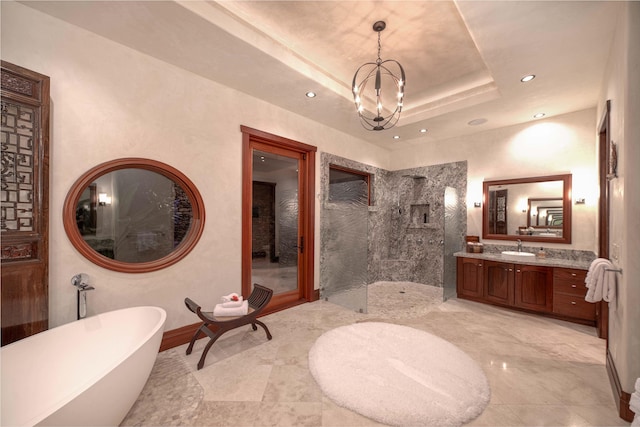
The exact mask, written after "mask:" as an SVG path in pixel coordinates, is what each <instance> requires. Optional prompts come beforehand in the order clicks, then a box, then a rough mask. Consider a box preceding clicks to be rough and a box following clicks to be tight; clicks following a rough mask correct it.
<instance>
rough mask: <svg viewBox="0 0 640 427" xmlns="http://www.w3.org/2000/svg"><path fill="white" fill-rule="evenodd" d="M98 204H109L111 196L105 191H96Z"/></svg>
mask: <svg viewBox="0 0 640 427" xmlns="http://www.w3.org/2000/svg"><path fill="white" fill-rule="evenodd" d="M98 204H99V205H100V206H107V205H111V197H109V196H108V195H107V193H98Z"/></svg>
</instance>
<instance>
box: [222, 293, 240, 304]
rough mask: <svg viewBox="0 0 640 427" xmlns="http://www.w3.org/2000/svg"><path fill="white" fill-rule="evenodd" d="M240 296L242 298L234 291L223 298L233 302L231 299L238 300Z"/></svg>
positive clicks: (224, 300)
mask: <svg viewBox="0 0 640 427" xmlns="http://www.w3.org/2000/svg"><path fill="white" fill-rule="evenodd" d="M239 298H241V296H240V295H238V294H236V293H235V292H233V293H231V294H229V295H225V296H223V297H222V298H221V300H222V302H231V301H237V300H238V299H239Z"/></svg>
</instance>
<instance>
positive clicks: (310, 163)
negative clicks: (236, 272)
mask: <svg viewBox="0 0 640 427" xmlns="http://www.w3.org/2000/svg"><path fill="white" fill-rule="evenodd" d="M240 130H241V131H242V293H243V294H244V295H249V293H250V292H251V265H252V258H251V252H252V208H253V155H252V152H253V149H254V148H255V147H260V148H259V149H260V150H261V151H265V149H267V150H270V151H272V152H275V153H276V154H277V153H278V151H281V152H284V151H285V150H286V151H287V152H295V153H298V154H299V156H300V162H299V175H298V176H299V178H300V179H299V183H298V189H299V197H300V205H299V209H300V215H299V221H300V222H299V228H298V230H299V234H300V235H302V236H304V237H305V239H304V240H305V241H304V250H303V252H302V253H301V254H300V256H299V269H298V271H299V272H300V273H301V275H300V277H299V283H301V284H302V286H301V287H299V289H297V290H295V291H291V292H288V293H283V294H280V295H274V297H273V299H272V300H271V302H270V303H269V305H268V306H267V309H266V310H265V312H266V313H270V312H274V311H279V310H283V309H285V308H288V307H292V306H294V305H298V304H302V303H305V302H310V301H313V300H315V297H316V293H315V292H314V248H315V236H314V232H315V197H314V194H315V163H316V162H315V156H316V151H317V148H316V147H314V146H312V145H308V144H304V143H302V142H298V141H294V140H292V139H288V138H284V137H281V136H277V135H273V134H270V133H267V132H263V131H260V130H257V129H253V128H250V127H247V126H240Z"/></svg>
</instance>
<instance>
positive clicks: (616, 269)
mask: <svg viewBox="0 0 640 427" xmlns="http://www.w3.org/2000/svg"><path fill="white" fill-rule="evenodd" d="M604 271H613V272H614V273H620V274H622V269H621V268H605V269H604Z"/></svg>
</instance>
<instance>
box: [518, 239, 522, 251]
mask: <svg viewBox="0 0 640 427" xmlns="http://www.w3.org/2000/svg"><path fill="white" fill-rule="evenodd" d="M518 252H522V240H520V239H518Z"/></svg>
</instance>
